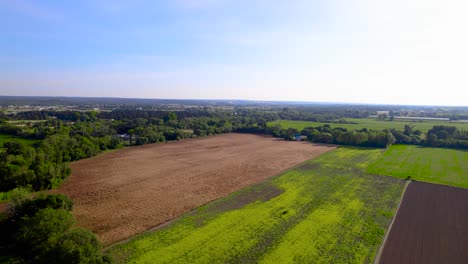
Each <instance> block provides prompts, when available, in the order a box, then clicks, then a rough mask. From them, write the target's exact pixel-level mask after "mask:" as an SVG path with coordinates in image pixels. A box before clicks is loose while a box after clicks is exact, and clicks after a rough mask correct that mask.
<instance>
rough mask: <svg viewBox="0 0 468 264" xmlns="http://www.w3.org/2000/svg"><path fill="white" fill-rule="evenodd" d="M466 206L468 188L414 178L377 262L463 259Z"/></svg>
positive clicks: (425, 263) (466, 255) (467, 240)
mask: <svg viewBox="0 0 468 264" xmlns="http://www.w3.org/2000/svg"><path fill="white" fill-rule="evenodd" d="M467 208H468V190H467V189H462V188H457V187H450V186H444V185H438V184H430V183H423V182H415V181H413V182H412V183H411V184H410V185H409V186H408V190H407V191H406V194H405V197H404V199H403V203H402V205H401V207H400V210H399V212H398V215H397V217H396V220H395V223H394V225H393V227H392V229H391V231H390V234H389V237H388V240H387V243H386V245H385V247H384V249H383V252H382V256H381V259H380V262H379V263H381V264H386V263H403V264H405V263H408V264H409V263H412V264H432V263H434V264H436V263H455V264H456V263H466V260H467V259H468V250H467V248H466V245H468V210H467Z"/></svg>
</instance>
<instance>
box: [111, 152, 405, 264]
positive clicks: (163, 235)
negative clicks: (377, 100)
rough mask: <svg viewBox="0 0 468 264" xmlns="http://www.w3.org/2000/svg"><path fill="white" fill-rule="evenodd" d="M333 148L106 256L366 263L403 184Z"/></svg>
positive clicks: (367, 156) (373, 155) (362, 157)
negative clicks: (377, 173) (371, 170)
mask: <svg viewBox="0 0 468 264" xmlns="http://www.w3.org/2000/svg"><path fill="white" fill-rule="evenodd" d="M380 155H382V150H376V149H356V148H339V149H337V150H334V151H331V152H328V153H326V154H323V155H322V156H320V157H319V158H317V159H314V160H310V161H308V162H306V163H303V164H302V165H300V166H298V167H296V168H294V169H291V170H289V171H287V172H284V173H282V174H281V175H279V176H277V177H274V178H271V179H270V180H268V181H265V182H262V183H260V184H257V185H254V186H251V187H249V188H246V189H243V190H241V191H238V192H235V193H233V194H231V195H229V196H227V197H226V198H223V199H220V200H217V201H215V202H212V203H209V204H207V205H205V206H202V207H200V208H198V209H197V210H196V211H194V212H192V213H189V214H186V215H184V216H183V217H181V218H179V219H177V220H175V221H174V222H172V223H170V224H168V225H166V226H164V227H162V228H160V229H159V230H156V231H152V232H148V233H145V234H143V235H140V236H138V237H135V238H134V239H133V240H131V241H129V242H127V243H125V244H119V245H116V246H115V247H113V248H111V249H109V251H110V253H111V254H112V255H113V256H114V257H115V259H116V261H117V263H122V262H126V263H127V262H129V263H291V262H296V263H303V262H310V260H314V261H315V262H316V263H372V260H373V258H374V256H375V254H376V251H377V249H378V247H379V246H380V244H381V242H382V239H383V236H384V232H385V230H386V228H387V226H388V224H389V222H390V220H391V218H392V216H393V214H394V211H395V209H396V206H397V204H398V202H399V198H400V195H401V192H402V190H403V187H404V181H403V180H400V179H396V178H392V177H379V176H374V175H371V174H367V173H365V172H364V171H365V170H366V168H367V166H368V164H369V163H371V162H374V161H375V160H376V159H377V158H378V157H379V156H380Z"/></svg>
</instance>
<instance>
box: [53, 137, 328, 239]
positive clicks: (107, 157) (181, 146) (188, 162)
mask: <svg viewBox="0 0 468 264" xmlns="http://www.w3.org/2000/svg"><path fill="white" fill-rule="evenodd" d="M333 149H335V147H334V146H325V145H314V144H310V143H307V142H287V141H283V140H279V139H275V138H272V137H266V136H258V135H249V134H227V135H219V136H212V137H205V138H200V139H191V140H184V141H179V142H171V143H167V144H153V145H145V146H141V147H131V148H126V149H123V150H121V151H115V152H110V153H106V154H103V155H100V156H97V157H94V158H90V159H86V160H81V161H78V162H74V163H72V164H71V167H72V176H71V177H70V178H69V180H68V181H67V182H65V183H64V184H63V186H62V187H61V188H60V189H59V190H58V191H56V192H58V193H63V194H66V195H68V196H70V197H71V198H72V199H73V200H74V201H75V208H74V211H73V213H74V215H75V217H76V218H77V221H78V225H79V226H83V227H86V228H89V229H91V230H92V231H94V232H96V233H97V234H98V236H99V238H100V240H101V241H102V242H103V243H104V244H105V245H109V244H112V243H115V242H118V241H121V240H125V239H126V238H129V237H131V236H133V235H136V234H139V233H142V232H144V231H146V230H148V229H151V228H154V227H156V226H158V225H160V224H163V223H165V222H167V221H170V220H171V219H174V218H177V217H178V216H181V215H182V214H184V213H187V212H190V211H191V210H192V209H194V208H197V207H199V206H200V205H203V204H206V203H208V202H210V201H213V200H216V199H218V198H221V197H224V196H226V195H228V194H229V193H231V192H234V191H237V190H239V189H241V188H243V187H246V186H249V185H252V184H255V183H258V182H260V181H262V180H265V179H266V178H269V177H271V176H274V175H277V174H279V173H280V172H282V171H284V170H286V169H288V168H290V167H293V166H295V165H297V164H299V163H301V162H303V161H305V160H308V159H311V158H313V157H316V156H318V155H320V154H322V153H324V152H327V151H330V150H333Z"/></svg>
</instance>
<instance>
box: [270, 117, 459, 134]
mask: <svg viewBox="0 0 468 264" xmlns="http://www.w3.org/2000/svg"><path fill="white" fill-rule="evenodd" d="M346 121H349V122H353V123H356V124H339V123H320V122H309V121H293V120H278V121H273V122H268V126H273V125H276V124H279V125H281V127H282V128H283V129H286V128H296V129H298V130H299V131H301V130H302V129H304V128H306V127H315V126H322V125H325V124H329V125H330V126H331V127H343V128H347V129H362V128H367V129H376V130H383V129H386V128H395V129H399V130H403V128H404V126H405V124H409V125H414V129H415V130H421V131H423V132H427V131H428V130H429V129H431V128H432V127H433V126H440V125H444V126H456V127H458V128H460V129H466V130H468V123H460V122H448V121H413V122H412V121H378V120H376V119H370V118H348V119H346Z"/></svg>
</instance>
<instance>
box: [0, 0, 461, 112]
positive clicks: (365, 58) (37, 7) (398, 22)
mask: <svg viewBox="0 0 468 264" xmlns="http://www.w3.org/2000/svg"><path fill="white" fill-rule="evenodd" d="M467 8H468V3H466V2H464V1H459V0H448V1H435V0H429V1H422V0H415V1H411V2H408V1H403V0H396V1H391V2H389V1H384V0H374V1H372V0H355V1H344V0H331V1H326V2H323V1H304V0H298V1H290V2H288V3H275V4H271V2H270V1H265V0H258V1H230V0H218V1H216V0H192V1H183V0H177V1H139V0H138V1H128V0H119V1H107V0H103V1H80V2H76V3H75V2H65V3H64V2H60V1H41V2H39V1H31V0H17V1H5V0H0V22H1V25H0V28H1V32H2V33H1V34H0V94H1V95H6V96H58V97H60V96H67V97H116V98H142V99H185V100H187V99H195V100H253V101H291V102H293V101H294V102H317V103H327V102H331V103H357V104H394V105H437V106H467V105H468V103H467V102H466V98H468V92H467V89H466V88H467V87H468V78H466V77H465V72H464V68H465V67H466V66H465V64H466V62H467V61H468V50H467V48H466V47H468V37H467V36H466V34H464V31H465V29H464V27H465V25H467V24H468V17H466V16H465V15H464V10H467Z"/></svg>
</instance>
